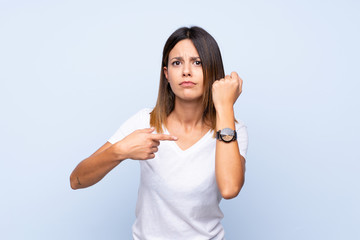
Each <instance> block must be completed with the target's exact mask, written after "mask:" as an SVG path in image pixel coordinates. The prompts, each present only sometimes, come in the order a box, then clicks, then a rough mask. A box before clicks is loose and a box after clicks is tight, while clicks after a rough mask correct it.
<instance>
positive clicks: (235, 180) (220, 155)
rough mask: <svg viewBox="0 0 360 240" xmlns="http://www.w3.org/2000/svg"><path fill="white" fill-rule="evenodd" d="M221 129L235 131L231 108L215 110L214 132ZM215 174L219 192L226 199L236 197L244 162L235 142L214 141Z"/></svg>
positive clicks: (241, 182) (242, 178) (240, 183)
mask: <svg viewBox="0 0 360 240" xmlns="http://www.w3.org/2000/svg"><path fill="white" fill-rule="evenodd" d="M223 128H231V129H234V130H235V118H234V110H233V107H232V106H231V107H230V106H229V107H225V108H222V109H219V110H217V113H216V131H218V130H221V129H223ZM215 159H216V161H215V173H216V180H217V184H218V187H219V190H220V192H221V194H222V196H223V197H224V198H226V199H230V198H233V197H236V196H237V195H238V193H239V192H240V190H241V187H242V186H243V184H244V172H245V171H244V170H245V160H244V158H243V157H242V156H241V155H240V152H239V147H238V143H237V141H232V142H230V143H225V142H223V141H219V140H217V141H216V155H215Z"/></svg>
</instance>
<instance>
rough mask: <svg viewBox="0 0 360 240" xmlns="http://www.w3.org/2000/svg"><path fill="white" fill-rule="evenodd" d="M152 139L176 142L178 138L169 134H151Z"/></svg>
mask: <svg viewBox="0 0 360 240" xmlns="http://www.w3.org/2000/svg"><path fill="white" fill-rule="evenodd" d="M151 138H152V139H153V140H161V141H164V140H166V141H176V140H177V139H178V138H177V137H175V136H172V135H169V134H160V133H154V134H151Z"/></svg>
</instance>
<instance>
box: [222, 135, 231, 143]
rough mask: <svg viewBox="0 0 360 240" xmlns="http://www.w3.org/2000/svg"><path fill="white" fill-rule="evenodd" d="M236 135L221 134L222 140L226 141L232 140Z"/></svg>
mask: <svg viewBox="0 0 360 240" xmlns="http://www.w3.org/2000/svg"><path fill="white" fill-rule="evenodd" d="M233 137H234V136H231V135H221V138H222V140H224V141H225V142H230V141H231V140H232V139H233Z"/></svg>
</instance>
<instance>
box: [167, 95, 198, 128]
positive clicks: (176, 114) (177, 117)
mask: <svg viewBox="0 0 360 240" xmlns="http://www.w3.org/2000/svg"><path fill="white" fill-rule="evenodd" d="M168 118H169V120H171V121H175V122H177V123H178V124H180V125H181V126H183V127H184V128H188V129H189V128H197V127H201V128H203V127H204V126H203V125H204V122H203V108H202V103H201V99H199V101H191V102H190V101H188V102H187V101H183V100H179V99H175V107H174V110H173V111H172V112H171V113H170V115H169V117H168Z"/></svg>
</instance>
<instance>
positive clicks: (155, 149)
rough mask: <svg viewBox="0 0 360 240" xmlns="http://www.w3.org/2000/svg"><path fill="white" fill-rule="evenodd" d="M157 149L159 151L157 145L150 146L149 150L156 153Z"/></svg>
mask: <svg viewBox="0 0 360 240" xmlns="http://www.w3.org/2000/svg"><path fill="white" fill-rule="evenodd" d="M157 151H159V149H158V147H152V148H151V152H153V153H156V152H157Z"/></svg>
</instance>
